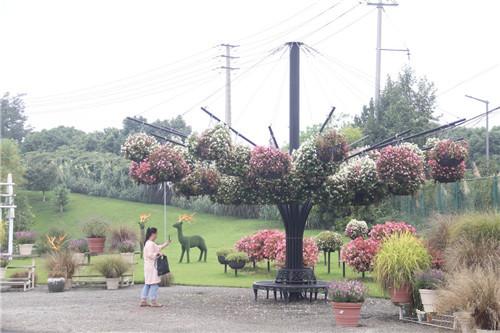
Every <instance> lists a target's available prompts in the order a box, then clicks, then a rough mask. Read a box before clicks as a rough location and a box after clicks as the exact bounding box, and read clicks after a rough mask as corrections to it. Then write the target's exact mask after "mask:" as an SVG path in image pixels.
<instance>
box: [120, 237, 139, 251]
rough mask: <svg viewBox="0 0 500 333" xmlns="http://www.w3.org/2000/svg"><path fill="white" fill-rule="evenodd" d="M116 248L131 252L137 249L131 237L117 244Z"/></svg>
mask: <svg viewBox="0 0 500 333" xmlns="http://www.w3.org/2000/svg"><path fill="white" fill-rule="evenodd" d="M116 249H117V250H118V251H119V252H120V253H129V252H134V251H135V242H134V241H133V240H130V239H125V240H123V241H121V242H119V243H118V244H117V245H116Z"/></svg>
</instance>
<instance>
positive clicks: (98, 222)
mask: <svg viewBox="0 0 500 333" xmlns="http://www.w3.org/2000/svg"><path fill="white" fill-rule="evenodd" d="M110 225H111V223H110V221H109V220H108V219H106V218H104V217H102V216H90V217H88V218H86V219H85V220H84V221H83V222H82V225H81V228H82V231H83V233H84V234H85V236H86V237H87V242H88V244H89V252H90V253H91V254H96V253H102V252H103V250H104V243H105V242H106V236H107V234H108V232H109V229H110Z"/></svg>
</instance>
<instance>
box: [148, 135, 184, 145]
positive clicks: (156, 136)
mask: <svg viewBox="0 0 500 333" xmlns="http://www.w3.org/2000/svg"><path fill="white" fill-rule="evenodd" d="M151 135H152V136H154V137H155V138H158V139H162V140H165V141H168V142H171V143H173V144H175V145H179V146H182V147H186V145H185V144H183V143H180V142H177V141H174V140H170V139H167V138H166V137H164V136H161V135H157V134H154V133H152V134H151Z"/></svg>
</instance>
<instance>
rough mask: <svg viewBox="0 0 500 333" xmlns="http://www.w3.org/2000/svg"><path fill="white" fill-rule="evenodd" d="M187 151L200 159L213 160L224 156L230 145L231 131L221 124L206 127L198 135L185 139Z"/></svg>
mask: <svg viewBox="0 0 500 333" xmlns="http://www.w3.org/2000/svg"><path fill="white" fill-rule="evenodd" d="M187 146H188V150H189V153H190V154H191V155H193V156H195V157H196V158H197V159H199V160H202V161H207V160H209V161H215V160H219V159H221V158H223V157H225V156H226V155H227V154H228V152H229V149H230V147H231V132H230V131H229V128H228V127H227V126H225V125H223V124H217V125H215V126H214V127H213V128H210V129H207V130H205V131H203V133H201V135H200V136H197V135H196V134H193V135H191V136H190V137H189V138H188V139H187Z"/></svg>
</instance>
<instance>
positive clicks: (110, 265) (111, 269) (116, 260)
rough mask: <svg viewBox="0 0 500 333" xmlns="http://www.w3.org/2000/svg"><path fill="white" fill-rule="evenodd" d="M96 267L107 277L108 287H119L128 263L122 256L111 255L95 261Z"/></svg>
mask: <svg viewBox="0 0 500 333" xmlns="http://www.w3.org/2000/svg"><path fill="white" fill-rule="evenodd" d="M94 269H95V270H96V271H98V272H99V273H100V274H102V275H104V277H105V278H106V287H107V288H108V289H118V284H119V282H120V278H121V277H122V275H123V274H125V272H126V271H127V269H128V264H127V263H126V262H125V261H123V259H122V258H121V257H117V256H109V257H106V258H103V259H101V260H99V261H98V262H96V263H95V265H94Z"/></svg>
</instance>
